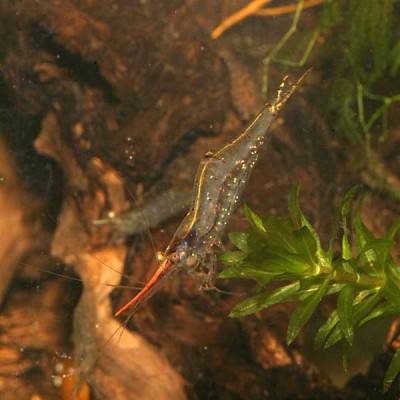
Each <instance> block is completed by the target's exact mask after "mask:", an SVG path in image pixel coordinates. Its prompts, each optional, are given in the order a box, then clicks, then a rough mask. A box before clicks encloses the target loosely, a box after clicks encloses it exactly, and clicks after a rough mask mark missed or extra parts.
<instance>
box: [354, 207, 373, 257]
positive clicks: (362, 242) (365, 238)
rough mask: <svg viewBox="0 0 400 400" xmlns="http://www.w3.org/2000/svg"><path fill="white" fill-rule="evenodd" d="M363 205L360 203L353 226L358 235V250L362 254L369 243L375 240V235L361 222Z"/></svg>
mask: <svg viewBox="0 0 400 400" xmlns="http://www.w3.org/2000/svg"><path fill="white" fill-rule="evenodd" d="M361 205H362V201H360V204H359V205H358V207H357V210H356V212H355V214H354V218H353V226H354V232H355V234H356V243H357V248H358V251H360V252H361V251H362V250H363V248H364V247H365V246H366V245H367V243H368V242H370V241H372V240H374V239H375V237H374V235H373V234H372V233H371V232H370V231H369V230H368V229H367V227H366V226H365V225H364V222H363V221H362V220H361V216H360V208H361Z"/></svg>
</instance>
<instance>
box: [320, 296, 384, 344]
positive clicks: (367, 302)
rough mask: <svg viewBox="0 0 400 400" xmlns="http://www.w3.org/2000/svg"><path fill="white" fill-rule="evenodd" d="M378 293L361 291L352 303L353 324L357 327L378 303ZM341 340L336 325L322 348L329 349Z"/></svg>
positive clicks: (339, 329) (341, 336)
mask: <svg viewBox="0 0 400 400" xmlns="http://www.w3.org/2000/svg"><path fill="white" fill-rule="evenodd" d="M379 299H380V296H379V293H378V292H377V291H376V290H375V289H373V290H363V291H362V292H360V293H358V295H357V296H356V298H355V299H354V303H353V324H354V325H355V326H357V324H358V322H359V321H361V320H362V319H363V318H364V317H365V316H366V315H367V314H368V313H369V312H371V310H372V309H373V308H374V307H375V306H376V304H377V303H378V302H379ZM342 338H343V333H342V330H341V328H340V324H338V325H336V326H335V327H334V329H333V330H332V331H331V333H330V335H329V337H328V338H327V340H326V342H325V345H324V348H329V347H331V346H333V345H334V344H336V343H337V342H338V341H339V340H341V339H342Z"/></svg>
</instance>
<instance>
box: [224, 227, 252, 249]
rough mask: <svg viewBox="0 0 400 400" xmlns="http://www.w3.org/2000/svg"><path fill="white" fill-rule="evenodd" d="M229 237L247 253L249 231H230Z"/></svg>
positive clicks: (237, 246)
mask: <svg viewBox="0 0 400 400" xmlns="http://www.w3.org/2000/svg"><path fill="white" fill-rule="evenodd" d="M228 237H229V240H230V242H231V243H232V244H233V245H234V246H235V247H236V248H238V249H239V250H241V251H243V252H244V253H247V252H248V251H249V246H248V243H247V241H248V239H249V233H248V232H229V233H228Z"/></svg>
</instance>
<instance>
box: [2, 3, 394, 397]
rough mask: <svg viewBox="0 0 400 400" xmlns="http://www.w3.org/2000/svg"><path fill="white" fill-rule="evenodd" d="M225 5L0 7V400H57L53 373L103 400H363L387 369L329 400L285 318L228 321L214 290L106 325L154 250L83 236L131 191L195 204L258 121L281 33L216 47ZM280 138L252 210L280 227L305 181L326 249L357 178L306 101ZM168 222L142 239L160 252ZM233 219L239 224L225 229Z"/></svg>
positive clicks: (297, 104)
mask: <svg viewBox="0 0 400 400" xmlns="http://www.w3.org/2000/svg"><path fill="white" fill-rule="evenodd" d="M222 3H223V2H222ZM220 5H221V2H219V1H206V2H192V1H184V0H174V1H168V2H160V1H153V0H147V1H137V2H126V1H122V0H121V1H117V0H115V1H111V2H105V1H96V2H94V1H89V0H88V1H85V2H81V1H73V0H65V1H61V0H50V1H44V0H43V1H35V2H32V1H26V0H19V1H18V0H17V1H13V2H2V3H1V4H0V17H1V19H2V21H1V28H0V29H1V32H2V36H3V37H4V39H5V40H4V43H3V45H4V48H3V49H2V59H1V74H2V80H1V81H0V92H1V98H2V99H3V100H2V101H3V103H2V104H3V108H2V111H3V112H2V114H1V129H2V131H1V132H0V133H1V134H2V136H4V141H3V140H2V141H1V143H0V145H1V148H0V178H5V179H0V207H1V209H0V213H1V214H0V232H1V238H2V243H1V246H0V261H1V267H0V268H1V269H0V273H1V282H0V295H1V296H2V298H3V299H4V301H3V304H4V305H3V308H2V313H1V315H0V332H1V334H0V397H1V399H5V400H8V399H15V398H21V399H25V398H32V396H34V395H37V396H41V398H46V399H59V398H61V396H62V394H61V391H60V390H59V389H58V388H57V387H55V385H54V384H55V383H57V382H56V379H55V377H58V375H59V372H58V369H57V368H58V365H59V364H60V363H63V362H64V361H63V360H68V364H71V365H72V366H73V368H74V372H73V376H72V378H73V379H72V380H73V385H75V387H79V386H81V385H84V386H85V387H90V391H91V392H92V393H93V395H94V396H96V398H100V399H102V398H105V399H155V398H157V399H186V398H188V399H237V398H240V399H269V398H270V399H274V398H282V399H289V398H290V399H312V398H324V399H328V400H329V399H334V398H335V399H347V398H359V399H364V398H365V399H366V398H368V393H369V390H370V388H369V387H367V385H366V384H365V380H368V379H373V380H374V382H379V379H382V376H383V374H384V370H385V362H386V361H387V360H386V359H384V357H383V359H384V360H383V362H381V361H382V359H381V358H379V357H377V358H376V359H375V361H374V364H372V365H373V367H371V370H370V371H369V372H368V374H367V375H365V376H364V377H363V378H362V379H361V378H360V379H359V380H353V381H352V382H350V383H349V384H348V385H347V386H346V387H345V388H344V389H343V390H339V389H336V388H334V386H333V385H332V383H331V382H330V381H329V379H328V378H327V377H326V375H325V374H324V373H323V372H322V371H321V370H320V369H319V368H317V367H316V366H315V365H313V364H312V363H311V362H309V361H308V360H307V358H306V357H305V356H304V352H303V349H304V343H303V342H302V338H300V340H299V341H298V343H297V344H296V346H295V347H293V348H290V349H288V348H287V347H286V345H285V342H284V333H285V328H286V326H287V321H288V315H289V312H290V310H291V307H292V306H291V305H288V306H279V307H275V308H272V309H271V310H269V311H268V312H267V313H259V314H258V315H257V316H254V317H251V318H247V319H244V320H243V321H239V320H232V319H229V318H228V317H227V315H228V313H229V311H230V309H231V307H232V306H233V305H234V304H236V303H237V302H238V301H239V300H240V297H239V296H238V294H242V293H243V292H245V291H246V288H245V287H242V286H240V287H239V286H238V285H237V284H235V283H232V284H230V285H231V286H228V285H226V284H225V283H218V284H220V285H225V286H223V289H225V290H226V291H227V292H228V293H230V294H228V295H223V294H221V293H219V292H207V293H204V292H203V293H202V292H199V291H198V289H197V287H196V284H194V283H193V282H192V281H190V280H188V279H185V277H176V279H175V280H174V281H173V282H171V283H170V284H169V285H167V286H166V287H165V288H164V289H163V290H161V292H160V293H159V294H158V295H157V296H156V297H155V298H154V299H153V300H152V301H151V302H150V303H149V304H147V305H146V307H145V308H143V309H142V310H140V311H139V312H138V313H137V314H136V315H135V316H134V317H133V318H132V319H131V320H130V321H127V324H125V323H124V321H119V320H117V319H115V318H114V317H113V313H114V312H115V310H116V309H117V308H118V305H122V303H123V302H124V301H125V300H127V299H129V298H130V297H131V295H132V293H133V292H132V290H124V291H122V290H121V291H115V290H114V286H118V285H119V283H120V281H121V273H122V272H123V269H124V267H126V268H125V270H126V271H127V273H128V274H129V275H131V276H132V278H130V280H129V281H130V282H133V283H134V285H136V287H137V286H139V283H140V284H143V282H144V281H145V280H146V279H147V278H148V277H149V276H150V275H151V273H152V271H153V270H154V267H155V266H156V260H155V257H154V249H153V248H152V246H151V243H150V241H148V240H147V241H146V240H143V241H140V238H139V239H137V238H136V239H135V240H132V239H128V240H126V238H125V237H120V236H115V233H113V232H110V230H109V229H108V228H107V227H101V226H95V225H94V224H93V220H98V219H104V218H105V217H106V216H107V215H108V213H109V212H110V211H112V212H116V213H118V212H121V211H124V210H126V209H128V208H129V207H130V206H132V203H134V202H135V201H133V199H132V196H131V192H134V193H135V195H136V197H137V199H136V200H137V201H138V202H139V203H141V204H142V205H143V206H146V199H148V198H151V197H156V196H157V195H159V194H160V193H161V192H164V191H165V190H168V191H171V192H172V193H181V192H183V193H187V192H188V191H190V190H191V185H192V182H193V175H194V172H195V170H196V167H197V165H198V162H199V161H200V160H201V158H202V157H203V155H204V154H205V153H206V152H207V151H209V150H215V149H218V148H219V147H220V146H221V145H222V144H223V143H226V142H227V140H229V139H230V138H231V137H232V135H234V134H236V133H237V132H238V131H239V130H240V129H242V128H243V127H244V126H245V122H246V121H247V120H248V119H249V118H250V117H251V116H252V115H254V114H255V113H256V112H257V111H258V107H259V106H260V105H261V103H262V101H263V98H262V96H261V93H260V90H259V87H260V85H259V82H260V78H261V65H262V63H261V60H262V56H263V55H264V54H265V52H266V51H268V48H270V47H271V46H273V45H274V43H276V40H275V39H276V38H278V37H279V35H280V34H281V32H285V29H287V27H288V26H289V25H290V21H289V20H285V21H286V22H285V23H287V24H288V25H287V26H285V23H278V22H279V21H278V22H275V25H271V26H268V24H265V23H261V22H260V20H254V21H247V22H246V21H245V22H244V23H242V24H241V25H238V26H237V30H235V29H231V30H230V33H229V35H227V36H226V37H222V38H221V40H219V41H218V42H214V41H212V40H211V38H210V33H211V32H212V30H213V28H215V26H217V25H218V23H219V22H220V18H221V15H219V10H220ZM260 38H263V41H262V42H261V41H260V40H261V39H260ZM265 38H269V40H268V43H265ZM245 49H250V50H247V51H246V50H245ZM313 79H315V80H317V79H318V77H314V78H313ZM280 80H281V76H280V74H277V73H276V81H277V82H279V81H280ZM309 85H310V87H312V86H313V82H312V79H310V83H309ZM317 86H318V85H317ZM306 87H307V86H306ZM306 87H305V88H304V89H302V90H303V91H305V92H307V91H310V90H311V89H306ZM315 96H322V94H320V93H318V94H314V98H315ZM314 103H315V102H314ZM274 130H275V133H274V138H273V139H272V142H271V146H270V147H269V148H268V149H267V150H266V151H265V153H264V155H263V156H262V157H261V160H260V161H259V164H258V165H257V168H256V170H255V171H254V174H253V176H252V179H251V181H250V182H249V185H248V187H247V188H246V193H245V196H246V199H247V200H248V202H249V203H250V204H251V205H252V206H253V207H254V208H255V209H257V211H258V212H259V213H260V214H262V213H264V212H267V211H271V210H273V211H275V212H277V213H284V212H285V211H286V207H287V206H286V204H287V200H286V197H287V194H288V192H289V190H290V187H291V185H292V184H293V183H294V182H295V181H297V180H301V181H302V185H303V194H302V203H303V204H304V207H303V208H304V209H305V212H306V213H307V215H309V216H310V218H311V219H312V221H313V223H314V224H315V225H316V226H317V228H318V230H319V232H321V235H322V237H323V238H325V239H326V238H327V236H328V231H329V222H330V219H331V218H332V210H333V207H334V203H335V201H334V200H335V199H336V198H337V197H339V195H340V193H337V192H338V190H337V186H338V185H339V184H340V185H342V186H343V187H344V188H346V186H347V187H348V186H349V185H350V184H351V183H352V179H353V178H352V175H351V174H348V173H347V171H345V170H344V168H343V167H342V165H341V164H338V163H337V160H338V156H339V155H340V153H339V152H338V146H337V144H336V143H335V142H334V141H333V140H332V138H331V136H330V134H329V129H328V127H327V126H326V123H325V122H324V121H323V120H322V118H321V117H320V116H319V114H318V109H317V108H316V106H315V105H310V102H309V101H308V100H307V99H306V96H305V95H302V94H301V92H299V93H298V94H296V98H293V101H292V102H291V103H290V104H288V105H287V108H286V109H285V111H284V113H283V114H282V117H281V119H280V120H279V121H278V123H277V124H276V125H275V129H274ZM9 154H11V155H12V156H11V157H9ZM26 182H28V184H26ZM343 190H344V189H343ZM154 204H157V202H155V203H154ZM374 204H375V207H373V209H375V211H377V210H379V209H380V203H379V201H377V202H376V203H374ZM178 211H179V210H178ZM371 213H372V211H371ZM372 215H373V214H372ZM390 215H391V214H390ZM390 215H389V217H390ZM180 217H182V215H181V216H179V215H178V216H176V217H174V218H170V219H169V220H168V223H166V224H165V225H163V226H159V227H158V228H160V227H162V228H164V230H163V229H156V230H155V231H154V238H155V242H156V243H157V244H158V245H157V248H158V249H160V250H162V249H163V247H164V246H165V244H166V243H167V242H168V241H169V239H170V237H171V235H172V234H173V232H174V229H175V228H176V226H177V224H178V223H179V219H180ZM242 217H243V214H242V213H241V211H240V210H238V212H237V214H236V216H235V217H234V218H233V219H232V222H231V228H232V229H236V228H243V218H242ZM389 217H388V218H389ZM389 219H390V218H389ZM155 222H156V221H155ZM137 242H139V245H137V246H136V247H135V246H134V244H136V243H137ZM18 270H20V272H19V274H18V276H16V273H17V271H18ZM57 274H58V275H68V276H69V278H70V279H65V278H64V277H63V276H57ZM123 283H124V284H126V279H125V280H123ZM10 285H11V286H10ZM250 289H251V288H250V287H249V290H250ZM125 325H127V326H125ZM391 348H392V347H391V345H390V346H388V349H386V350H387V351H388V352H390V351H391ZM385 354H386V353H385ZM65 364H67V363H65ZM377 366H379V368H378V367H377ZM375 367H376V368H375ZM374 374H375V375H374ZM86 385H87V386H86ZM65 387H66V385H64V390H66V389H65ZM65 396H66V398H72V397H71V394H70V393H69V394H68V393H67V394H65ZM84 396H86V395H85V394H82V398H81V400H85V397H84Z"/></svg>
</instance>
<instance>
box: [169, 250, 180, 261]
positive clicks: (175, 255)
mask: <svg viewBox="0 0 400 400" xmlns="http://www.w3.org/2000/svg"><path fill="white" fill-rule="evenodd" d="M170 260H171V261H172V262H174V263H175V262H178V261H179V260H180V257H179V253H178V252H175V253H172V254H171V255H170Z"/></svg>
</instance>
